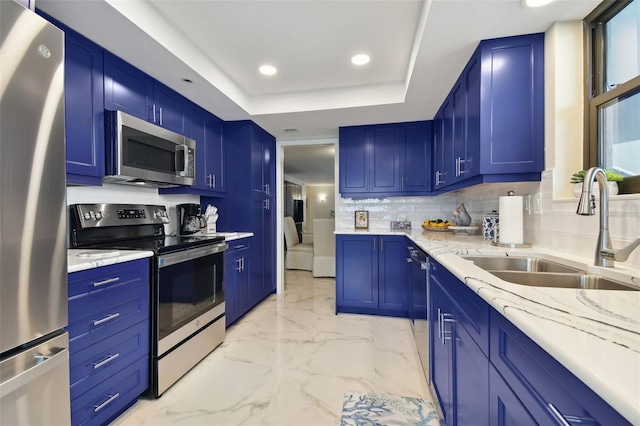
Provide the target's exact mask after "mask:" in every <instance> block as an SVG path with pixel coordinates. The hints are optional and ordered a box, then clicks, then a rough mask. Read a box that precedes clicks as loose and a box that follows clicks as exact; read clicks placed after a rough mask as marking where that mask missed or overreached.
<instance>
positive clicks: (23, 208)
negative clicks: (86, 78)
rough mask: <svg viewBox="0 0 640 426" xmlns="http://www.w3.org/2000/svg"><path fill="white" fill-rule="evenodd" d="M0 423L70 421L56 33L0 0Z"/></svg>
mask: <svg viewBox="0 0 640 426" xmlns="http://www.w3.org/2000/svg"><path fill="white" fill-rule="evenodd" d="M0 37H1V38H0V425H41V424H42V425H45V424H46V425H63V424H69V423H70V422H71V413H70V402H69V350H68V348H69V343H68V342H69V337H68V334H67V333H66V331H65V330H64V327H65V326H66V325H67V322H68V314H67V250H66V238H65V236H66V224H67V221H66V199H65V197H66V195H65V194H66V187H65V144H64V96H63V92H64V34H63V33H62V31H60V30H59V29H58V28H56V27H54V26H53V25H51V24H49V23H48V22H47V21H46V20H44V19H43V18H41V17H40V16H38V15H36V14H35V13H33V12H32V11H30V10H29V9H26V8H24V7H23V6H21V5H20V4H18V3H15V2H13V1H11V0H8V1H7V0H0Z"/></svg>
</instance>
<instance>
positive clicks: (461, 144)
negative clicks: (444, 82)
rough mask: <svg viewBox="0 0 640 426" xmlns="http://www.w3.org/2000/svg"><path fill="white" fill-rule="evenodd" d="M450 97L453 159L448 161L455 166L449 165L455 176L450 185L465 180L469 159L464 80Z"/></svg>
mask: <svg viewBox="0 0 640 426" xmlns="http://www.w3.org/2000/svg"><path fill="white" fill-rule="evenodd" d="M463 77H464V75H463ZM450 97H451V110H452V111H451V114H452V118H451V119H452V123H451V124H452V134H451V137H452V140H451V157H450V158H449V160H448V161H452V162H453V164H450V165H449V167H451V168H452V171H453V176H451V178H450V179H449V183H454V182H458V181H460V180H462V179H464V173H463V171H462V166H463V165H464V160H465V159H466V157H467V132H466V124H467V123H466V115H467V93H466V87H465V85H464V78H460V79H458V81H457V82H456V84H455V85H454V86H453V89H452V90H451V94H450Z"/></svg>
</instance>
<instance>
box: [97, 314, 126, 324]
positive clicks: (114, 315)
mask: <svg viewBox="0 0 640 426" xmlns="http://www.w3.org/2000/svg"><path fill="white" fill-rule="evenodd" d="M119 316H120V312H116V313H115V314H111V315H107V316H106V317H104V318H102V319H100V320H93V325H100V324H103V323H105V322H107V321H111V320H112V319H116V318H118V317H119Z"/></svg>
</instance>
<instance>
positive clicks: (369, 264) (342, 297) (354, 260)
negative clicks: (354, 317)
mask: <svg viewBox="0 0 640 426" xmlns="http://www.w3.org/2000/svg"><path fill="white" fill-rule="evenodd" d="M406 241H407V240H406V237H404V236H392V235H375V236H374V235H337V236H336V313H337V312H351V313H364V314H377V315H390V316H400V317H408V309H407V300H408V276H407V275H408V272H407V269H406V268H404V267H399V265H403V264H404V263H406V253H407V245H406Z"/></svg>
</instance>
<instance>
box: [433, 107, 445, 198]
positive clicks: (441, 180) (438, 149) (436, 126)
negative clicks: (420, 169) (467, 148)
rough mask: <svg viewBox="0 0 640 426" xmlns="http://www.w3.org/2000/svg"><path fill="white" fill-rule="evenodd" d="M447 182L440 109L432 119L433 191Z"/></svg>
mask: <svg viewBox="0 0 640 426" xmlns="http://www.w3.org/2000/svg"><path fill="white" fill-rule="evenodd" d="M446 182H447V180H446V175H445V170H444V118H443V112H442V109H440V110H439V111H438V113H437V114H436V116H435V117H434V119H433V189H434V190H437V189H440V188H442V187H444V186H445V184H446Z"/></svg>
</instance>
